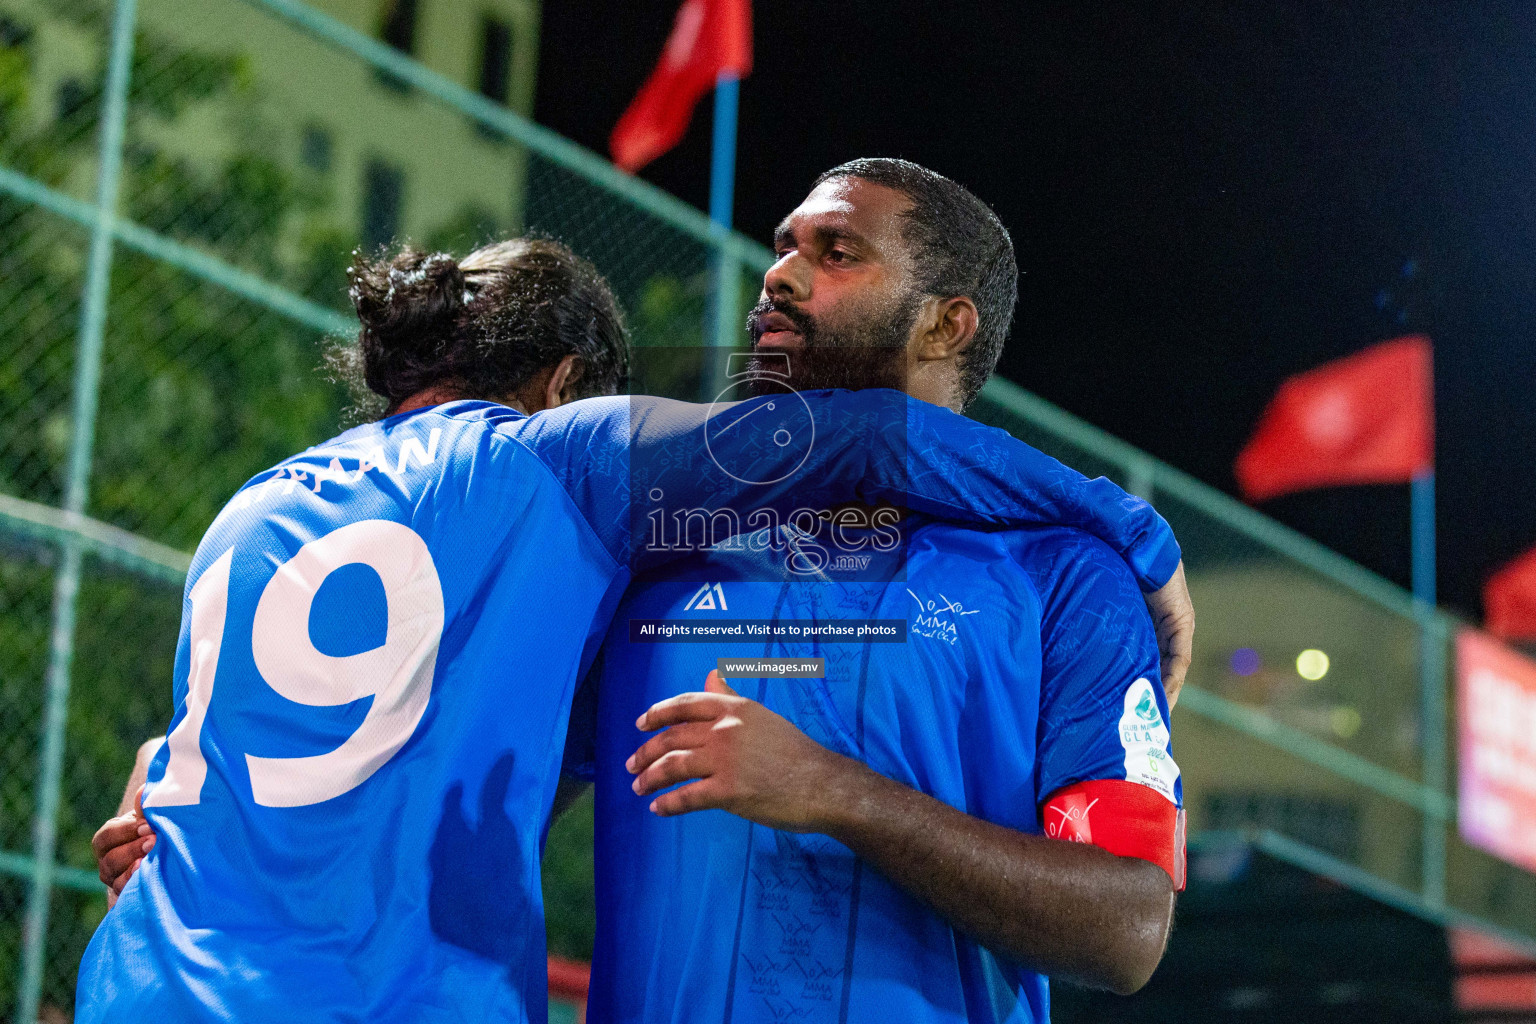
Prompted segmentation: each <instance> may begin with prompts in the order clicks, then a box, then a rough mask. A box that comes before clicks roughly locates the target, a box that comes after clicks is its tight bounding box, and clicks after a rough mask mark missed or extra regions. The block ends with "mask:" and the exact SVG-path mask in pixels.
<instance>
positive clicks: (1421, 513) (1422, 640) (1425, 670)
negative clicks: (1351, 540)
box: [1409, 468, 1447, 906]
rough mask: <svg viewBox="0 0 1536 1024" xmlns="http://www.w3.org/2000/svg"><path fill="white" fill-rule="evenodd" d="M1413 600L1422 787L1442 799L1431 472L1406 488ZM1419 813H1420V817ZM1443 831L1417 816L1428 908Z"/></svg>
mask: <svg viewBox="0 0 1536 1024" xmlns="http://www.w3.org/2000/svg"><path fill="white" fill-rule="evenodd" d="M1409 500H1410V503H1411V511H1412V514H1411V519H1412V530H1413V598H1414V605H1415V608H1416V611H1417V612H1418V619H1419V623H1418V625H1419V719H1420V722H1421V723H1422V729H1421V736H1422V738H1423V744H1422V751H1423V755H1422V756H1423V760H1422V764H1423V769H1422V770H1423V775H1422V778H1423V780H1424V786H1425V787H1426V788H1427V789H1429V790H1431V791H1433V792H1434V793H1437V794H1442V795H1443V794H1445V785H1446V778H1445V772H1446V741H1447V737H1446V720H1445V637H1444V636H1443V635H1442V630H1441V625H1440V620H1439V616H1438V615H1437V613H1436V607H1435V598H1436V595H1435V471H1434V470H1433V469H1432V468H1431V469H1425V470H1421V471H1419V472H1418V473H1416V474H1415V475H1414V477H1413V483H1412V484H1411V496H1410V499H1409ZM1421 813H1422V812H1421ZM1445 829H1446V822H1445V821H1444V820H1442V819H1441V818H1440V817H1439V816H1437V815H1434V814H1430V813H1424V814H1423V851H1422V858H1423V864H1422V874H1421V881H1422V883H1423V893H1424V898H1425V900H1426V901H1427V902H1428V903H1429V904H1430V905H1431V906H1440V905H1443V904H1444V902H1445V852H1446V851H1445Z"/></svg>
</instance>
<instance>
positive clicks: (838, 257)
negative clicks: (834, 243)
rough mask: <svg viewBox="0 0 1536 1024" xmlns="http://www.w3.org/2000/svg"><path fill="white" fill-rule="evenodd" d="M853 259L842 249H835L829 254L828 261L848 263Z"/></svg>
mask: <svg viewBox="0 0 1536 1024" xmlns="http://www.w3.org/2000/svg"><path fill="white" fill-rule="evenodd" d="M852 258H853V257H851V256H849V255H848V254H847V253H846V252H843V250H841V249H833V250H831V251H830V252H828V253H827V259H828V260H829V261H830V262H832V263H846V262H848V261H849V260H850V259H852Z"/></svg>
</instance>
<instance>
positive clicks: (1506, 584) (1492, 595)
mask: <svg viewBox="0 0 1536 1024" xmlns="http://www.w3.org/2000/svg"><path fill="white" fill-rule="evenodd" d="M1483 617H1484V620H1485V622H1486V624H1487V626H1488V632H1490V633H1492V634H1494V635H1495V636H1501V637H1503V638H1504V639H1506V640H1536V548H1532V549H1531V550H1529V551H1527V552H1526V553H1525V554H1523V555H1521V556H1520V557H1519V558H1516V559H1515V560H1514V561H1513V562H1510V563H1509V564H1508V565H1506V566H1505V567H1504V568H1502V569H1500V570H1499V571H1498V572H1496V573H1494V574H1493V575H1492V576H1490V577H1489V578H1488V583H1487V585H1485V586H1484V587H1483Z"/></svg>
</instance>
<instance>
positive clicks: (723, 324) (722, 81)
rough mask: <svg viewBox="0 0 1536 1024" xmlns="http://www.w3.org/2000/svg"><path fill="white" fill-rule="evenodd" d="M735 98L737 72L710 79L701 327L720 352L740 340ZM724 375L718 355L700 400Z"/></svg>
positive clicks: (721, 385) (715, 389) (716, 389)
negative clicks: (709, 249)
mask: <svg viewBox="0 0 1536 1024" xmlns="http://www.w3.org/2000/svg"><path fill="white" fill-rule="evenodd" d="M740 96H741V81H740V79H739V78H738V77H737V75H736V72H734V71H722V72H720V74H719V75H718V76H717V77H716V78H715V130H714V145H713V149H712V152H711V154H710V161H709V220H710V224H711V226H712V227H713V229H714V235H715V239H716V245H715V248H714V252H713V253H711V254H710V295H709V301H708V307H707V315H706V316H705V318H704V325H705V332H706V337H705V344H706V345H710V346H713V347H715V348H717V349H721V350H729V349H731V348H734V347H735V346H736V344H737V342H738V341H739V340H740V337H741V323H740V320H741V310H740V309H739V308H738V307H739V305H740V303H739V293H740V283H739V280H738V279H739V277H740V276H741V269H740V266H739V264H738V263H737V260H736V255H735V253H734V252H733V251H732V249H731V248H730V246H729V239H730V234H731V214H732V209H733V207H734V205H735V192H736V112H737V106H738V103H739V100H740ZM726 373H727V368H726V356H725V352H724V351H722V352H720V353H718V354H717V357H716V359H715V360H712V361H711V364H710V365H709V366H707V367H706V369H705V373H704V385H705V390H706V392H707V394H705V396H704V400H705V401H709V400H711V399H713V398H714V397H715V395H717V394H718V393H719V392H720V391H721V390H723V389H724V387H725V386H726V383H727V377H726Z"/></svg>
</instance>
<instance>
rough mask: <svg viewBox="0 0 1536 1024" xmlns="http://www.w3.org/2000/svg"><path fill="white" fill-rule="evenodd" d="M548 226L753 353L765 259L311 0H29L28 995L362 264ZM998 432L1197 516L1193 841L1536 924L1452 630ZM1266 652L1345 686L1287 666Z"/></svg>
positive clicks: (7, 402)
mask: <svg viewBox="0 0 1536 1024" xmlns="http://www.w3.org/2000/svg"><path fill="white" fill-rule="evenodd" d="M526 230H534V231H540V232H544V233H548V234H551V235H554V236H555V237H558V238H560V239H562V240H563V241H565V242H567V243H568V244H570V245H571V246H572V247H573V248H575V249H576V250H577V251H578V252H581V253H582V254H583V255H585V256H587V257H588V258H590V259H591V260H593V262H595V263H596V264H597V265H598V267H599V268H600V269H601V270H602V271H603V272H604V273H605V274H606V275H607V276H608V277H609V279H610V280H611V281H612V283H613V284H614V286H615V289H616V290H617V292H618V293H619V295H620V297H621V299H622V301H623V302H624V304H625V306H626V308H627V310H628V311H629V317H630V323H631V327H632V328H633V332H634V336H635V340H636V343H637V344H639V345H642V346H644V345H667V346H679V345H703V344H707V343H718V342H720V341H722V340H723V339H725V338H726V337H727V335H728V329H729V328H728V325H731V324H735V323H739V320H740V310H741V308H742V302H743V301H744V297H745V296H748V295H750V294H752V293H754V292H755V290H756V282H757V279H758V276H759V275H760V274H761V271H762V269H763V268H764V267H765V266H766V265H767V261H768V253H767V252H766V250H764V249H762V248H761V247H759V246H756V245H754V244H753V243H750V242H748V241H747V240H745V239H742V238H740V237H739V236H735V235H729V234H723V233H720V232H717V231H715V230H713V229H712V228H711V226H710V225H709V223H708V222H707V220H706V219H705V218H704V217H703V216H702V215H701V214H699V213H698V212H697V211H695V210H693V209H692V208H690V207H687V206H685V205H684V204H682V203H679V202H678V201H677V200H675V199H673V198H671V197H669V196H666V195H664V194H662V193H660V192H658V191H656V190H655V189H652V188H650V187H649V186H646V185H645V184H644V183H642V182H639V181H637V180H635V179H633V178H629V177H627V176H624V175H622V174H620V173H618V172H617V171H615V170H614V169H613V168H612V167H611V166H610V165H608V164H607V163H606V162H604V161H603V160H601V159H600V158H598V157H596V156H594V155H592V154H590V153H588V152H586V151H584V150H581V149H580V148H579V147H577V146H575V145H574V144H572V143H570V142H569V141H567V140H565V139H563V138H561V137H559V136H557V135H554V134H553V133H551V132H548V131H547V130H544V129H541V128H539V127H537V126H535V125H533V124H531V123H529V122H528V121H526V120H525V119H523V118H521V117H519V116H517V115H516V114H513V113H511V112H510V111H508V110H507V109H506V108H504V107H502V106H500V105H498V104H495V103H493V102H491V101H490V100H487V99H485V98H484V97H482V96H480V95H478V94H477V93H475V92H472V91H470V90H468V89H466V88H464V87H462V86H460V85H458V84H456V83H455V82H453V81H451V80H450V79H448V78H446V77H444V76H442V75H439V74H436V73H434V72H432V71H428V70H426V69H425V68H423V67H422V66H420V65H417V64H415V63H413V62H411V61H410V60H408V59H406V58H405V57H403V56H402V55H400V54H399V53H397V52H395V51H394V50H391V49H389V48H388V47H385V46H383V45H382V44H380V43H378V42H376V41H375V40H373V39H372V38H370V37H368V36H367V35H364V34H362V33H360V32H358V31H356V30H354V29H351V28H348V27H347V26H346V25H344V24H342V23H340V22H338V21H336V20H334V19H332V18H330V17H328V16H326V15H324V14H321V13H319V12H317V11H315V10H313V9H311V8H308V7H305V6H303V5H302V4H300V3H298V2H297V0H0V1012H4V1010H3V1008H7V1007H13V1006H14V1007H16V1011H15V1016H14V1017H13V1018H12V1019H14V1020H29V1021H30V1020H31V1019H35V1018H36V1017H37V1016H38V1014H39V1012H41V1013H42V1015H43V1018H44V1019H55V1018H59V1019H62V1018H67V1016H68V1015H69V1013H70V1010H71V1008H72V1005H73V987H74V978H75V972H76V967H77V965H78V962H79V958H80V954H81V952H82V951H83V949H84V946H85V943H86V942H87V941H88V939H89V937H90V934H91V931H92V929H93V928H94V927H95V925H96V923H97V922H98V921H99V920H100V918H101V915H102V914H103V913H104V912H105V901H104V899H103V896H102V891H101V888H100V885H99V883H97V882H96V880H95V871H94V868H93V861H92V857H91V853H90V848H89V842H88V840H89V838H90V835H91V833H92V832H93V831H94V829H95V828H96V826H97V825H99V824H100V822H101V821H103V820H104V819H105V818H106V817H108V816H109V815H110V814H112V813H113V811H114V810H115V807H116V804H117V801H118V799H119V797H120V794H121V790H122V786H123V782H124V780H125V778H126V776H127V772H128V769H129V766H130V765H131V763H132V759H133V752H134V750H135V748H136V746H137V745H138V744H139V743H140V742H141V741H142V740H143V739H144V738H146V737H148V736H151V735H154V734H156V733H158V732H161V731H163V730H164V728H165V727H166V725H167V723H168V722H169V720H170V716H171V710H172V709H171V705H170V685H169V682H170V677H171V661H172V656H173V651H174V645H175V637H176V631H177V626H178V622H179V619H180V615H181V601H180V589H181V580H182V574H183V572H184V571H185V568H186V564H187V556H186V555H185V554H184V553H185V552H187V551H190V550H191V549H192V547H193V546H194V545H195V543H196V542H197V540H198V539H199V537H200V536H201V534H202V531H203V530H204V529H205V527H206V526H207V524H208V523H209V521H210V520H211V519H212V517H213V515H214V513H215V512H216V511H217V509H218V508H219V507H220V505H221V504H222V503H223V501H224V500H225V499H226V498H227V497H228V496H229V495H230V494H231V493H232V492H233V491H234V490H235V489H236V488H237V487H238V486H239V485H240V484H241V483H242V482H243V481H244V480H245V479H246V478H247V477H248V476H249V475H251V474H252V473H253V472H255V471H257V470H259V469H261V468H263V467H265V466H268V465H270V464H272V463H273V462H275V461H277V460H279V459H281V458H284V457H286V456H287V455H289V454H291V453H292V452H294V451H297V450H300V449H302V448H305V447H307V446H309V445H311V444H313V443H315V442H317V441H319V440H322V439H324V438H326V437H328V436H330V435H331V434H333V433H334V432H335V430H336V428H337V427H338V425H339V423H340V420H341V417H342V414H343V403H344V397H343V396H342V395H341V393H340V392H339V390H338V389H337V388H336V387H335V386H334V385H332V384H330V383H328V382H327V381H326V380H325V379H324V377H323V376H322V375H321V374H319V373H318V372H317V367H318V364H319V361H320V357H321V354H322V350H323V346H324V343H325V338H326V337H327V335H328V334H345V333H346V332H347V331H348V329H349V322H348V318H347V316H346V315H345V312H346V306H345V299H344V295H343V292H342V281H343V277H342V273H343V269H344V266H345V263H346V260H347V258H348V254H349V253H350V252H351V250H352V249H353V248H354V247H356V246H358V245H369V244H373V243H376V242H378V241H380V240H382V239H384V238H387V237H391V236H395V235H400V236H408V237H411V238H413V239H416V240H418V241H419V242H421V243H423V244H426V245H432V246H450V247H458V248H463V247H465V246H467V245H469V244H471V243H474V242H477V241H482V240H485V239H488V238H490V237H494V236H500V235H506V234H511V233H518V232H522V231H526ZM717 311H718V315H717ZM705 383H707V382H701V381H692V382H689V386H690V387H691V388H692V389H694V390H695V393H697V388H699V387H701V386H703V385H704V384H705ZM977 415H978V416H979V417H981V418H983V419H986V420H988V421H990V422H994V423H997V424H999V425H1002V426H1005V427H1007V428H1008V429H1010V430H1013V431H1014V432H1016V433H1018V434H1019V435H1020V436H1022V437H1024V438H1025V439H1026V440H1029V441H1031V442H1032V443H1035V444H1037V445H1038V446H1040V447H1042V448H1044V449H1046V450H1048V451H1051V452H1053V453H1055V454H1059V455H1061V456H1062V457H1063V458H1065V459H1067V460H1068V461H1069V462H1071V463H1073V464H1074V465H1077V466H1078V467H1079V468H1081V469H1084V470H1085V471H1088V472H1090V473H1094V472H1105V473H1108V474H1110V475H1112V476H1115V477H1117V478H1118V479H1120V480H1121V481H1122V482H1124V483H1126V484H1127V485H1128V486H1130V487H1131V488H1132V489H1135V490H1138V491H1139V492H1140V493H1143V494H1145V495H1147V496H1151V497H1154V498H1155V500H1156V502H1157V504H1158V506H1159V508H1160V509H1161V510H1162V511H1163V512H1164V514H1165V515H1167V516H1168V518H1169V519H1170V520H1171V521H1172V522H1173V523H1174V525H1175V527H1176V529H1178V531H1179V534H1180V537H1181V540H1182V541H1183V543H1184V545H1185V549H1186V553H1187V561H1188V565H1189V571H1190V578H1191V586H1192V588H1193V590H1194V592H1195V596H1196V599H1197V603H1198V604H1199V605H1200V608H1201V612H1202V621H1201V642H1200V648H1199V657H1198V659H1197V665H1196V667H1195V670H1194V672H1193V674H1192V676H1191V685H1190V687H1189V688H1188V689H1186V691H1185V693H1186V696H1185V697H1184V700H1183V703H1182V704H1181V705H1180V709H1179V711H1178V713H1177V716H1176V718H1177V721H1176V727H1175V734H1176V737H1177V740H1176V742H1177V743H1178V749H1179V760H1180V762H1181V764H1182V765H1183V766H1184V770H1185V779H1186V787H1187V789H1186V792H1187V795H1188V802H1189V804H1190V809H1191V816H1192V827H1194V828H1195V829H1197V830H1199V829H1204V830H1206V831H1207V832H1211V831H1221V832H1231V833H1234V834H1241V835H1243V836H1244V837H1246V838H1247V840H1248V841H1252V842H1257V843H1259V844H1260V845H1263V846H1264V847H1265V848H1266V849H1268V850H1270V851H1271V852H1274V853H1277V854H1279V855H1281V856H1284V857H1287V858H1289V859H1291V860H1295V861H1298V862H1301V863H1304V864H1305V865H1306V866H1308V867H1311V868H1313V869H1315V870H1320V871H1323V872H1324V873H1328V874H1332V875H1334V876H1335V877H1337V878H1339V879H1340V880H1342V881H1345V882H1348V883H1349V884H1353V885H1356V886H1358V887H1360V888H1363V889H1366V890H1367V891H1370V892H1372V893H1374V894H1375V895H1378V896H1380V897H1382V898H1384V899H1388V900H1390V901H1393V902H1396V903H1398V904H1400V905H1403V906H1406V907H1409V908H1410V909H1413V910H1415V911H1417V912H1420V913H1424V914H1427V915H1429V916H1433V917H1437V918H1439V919H1443V920H1463V919H1465V920H1471V919H1472V916H1474V915H1475V916H1476V917H1477V918H1480V919H1481V920H1482V923H1483V924H1485V925H1489V926H1494V927H1497V928H1501V929H1502V930H1503V931H1504V933H1505V934H1506V935H1508V936H1510V937H1512V938H1515V939H1516V940H1519V939H1520V938H1521V937H1522V936H1525V937H1529V938H1531V939H1532V940H1533V941H1536V885H1533V879H1532V877H1531V876H1530V875H1527V874H1524V873H1522V872H1518V871H1516V870H1514V869H1512V868H1508V867H1506V866H1503V865H1501V864H1498V863H1497V862H1494V861H1492V860H1491V859H1490V858H1487V857H1484V856H1483V855H1481V854H1477V853H1474V852H1473V851H1470V850H1469V849H1467V848H1466V847H1464V846H1463V845H1462V844H1461V843H1460V842H1459V840H1458V839H1457V838H1456V836H1455V832H1454V828H1453V827H1452V824H1451V822H1452V817H1453V814H1454V809H1453V805H1452V801H1451V800H1450V798H1449V796H1448V795H1447V785H1448V772H1447V767H1446V751H1445V737H1446V735H1447V726H1448V720H1447V712H1446V710H1445V707H1444V703H1445V702H1444V696H1445V668H1444V660H1445V650H1446V637H1447V636H1448V625H1449V624H1448V622H1447V620H1445V619H1444V618H1442V617H1440V616H1439V615H1438V614H1437V613H1434V612H1431V611H1428V610H1425V609H1416V608H1414V606H1413V605H1412V603H1411V602H1410V601H1409V600H1408V599H1407V597H1406V596H1405V595H1403V594H1402V593H1401V592H1400V591H1398V590H1396V589H1395V588H1392V587H1390V586H1389V585H1387V584H1385V583H1384V582H1382V581H1380V580H1379V579H1377V578H1375V577H1373V576H1371V575H1370V574H1368V573H1366V572H1365V571H1363V570H1361V569H1359V568H1358V567H1355V566H1353V565H1350V564H1349V563H1347V562H1345V561H1344V560H1343V559H1341V558H1338V557H1337V556H1334V555H1332V554H1331V553H1329V552H1326V551H1324V550H1322V549H1320V548H1318V547H1316V546H1315V545H1312V544H1310V543H1308V542H1306V541H1304V540H1302V539H1301V538H1299V537H1296V536H1295V535H1294V534H1291V533H1289V532H1288V531H1285V530H1284V529H1282V528H1280V527H1278V526H1276V525H1275V524H1273V523H1270V522H1269V521H1267V520H1265V519H1263V517H1261V516H1258V515H1256V514H1254V513H1252V512H1251V511H1249V510H1247V509H1244V508H1242V507H1241V506H1238V505H1236V504H1235V503H1233V502H1231V501H1230V500H1229V499H1226V498H1224V497H1222V496H1221V495H1219V494H1216V493H1215V492H1213V491H1211V490H1210V489H1209V488H1205V487H1203V486H1201V485H1199V484H1197V483H1195V482H1194V481H1192V480H1190V479H1188V478H1187V477H1184V476H1183V475H1181V474H1179V473H1177V472H1176V471H1174V470H1171V469H1169V468H1168V467H1165V466H1162V465H1160V464H1158V463H1156V462H1155V461H1153V460H1151V459H1150V458H1148V457H1147V456H1145V455H1143V454H1141V453H1140V452H1137V451H1135V450H1134V449H1131V448H1129V447H1128V446H1125V445H1123V444H1121V443H1119V442H1117V441H1115V440H1114V439H1112V438H1108V437H1106V436H1103V435H1100V434H1099V433H1097V432H1095V431H1093V430H1092V429H1091V428H1089V427H1086V426H1085V425H1083V424H1081V423H1080V422H1078V421H1075V420H1073V419H1071V418H1070V417H1068V416H1066V415H1065V414H1063V413H1061V412H1060V411H1059V410H1055V409H1053V408H1052V407H1050V406H1048V405H1046V404H1045V403H1043V402H1040V401H1039V400H1038V399H1035V398H1033V397H1032V396H1030V395H1028V394H1026V393H1024V392H1021V391H1019V390H1018V389H1016V388H1012V387H1010V386H1008V385H1005V384H1002V383H994V385H992V386H991V387H990V388H989V390H988V392H987V394H986V397H985V398H984V400H983V401H982V402H981V403H979V406H978V410H977ZM1238 647H1244V648H1251V649H1253V650H1255V651H1256V652H1257V653H1258V654H1259V655H1260V656H1261V657H1262V658H1263V659H1264V660H1265V661H1267V662H1270V663H1272V664H1273V663H1283V662H1285V661H1286V660H1287V659H1288V658H1290V657H1294V652H1295V651H1296V650H1298V649H1300V648H1301V647H1322V648H1326V649H1328V650H1329V651H1330V653H1331V654H1332V656H1333V660H1334V668H1333V671H1332V672H1331V673H1330V676H1329V677H1328V678H1327V679H1325V680H1323V681H1321V682H1319V683H1309V684H1304V685H1303V684H1300V682H1299V681H1298V680H1296V679H1295V678H1294V677H1287V678H1285V679H1281V678H1280V675H1281V674H1274V673H1271V674H1270V675H1267V676H1266V675H1261V676H1260V677H1259V678H1258V679H1257V680H1255V679H1254V677H1253V675H1252V674H1248V675H1237V674H1234V673H1233V671H1232V670H1231V669H1230V668H1229V666H1228V664H1227V661H1226V659H1227V656H1228V654H1229V653H1230V652H1231V651H1232V650H1233V649H1235V648H1238ZM1282 674H1283V673H1282ZM1426 682H1427V684H1428V685H1425V683H1426ZM562 828H563V829H564V831H563V832H562V831H560V830H557V831H556V833H555V834H554V835H553V836H552V838H551V841H550V855H549V861H548V864H547V867H548V871H547V875H548V880H547V888H548V891H549V903H550V920H551V924H550V928H551V940H552V947H553V948H554V949H555V950H557V951H559V952H564V953H566V954H568V955H576V956H580V955H582V954H583V953H585V952H586V951H588V950H590V945H591V914H590V906H589V905H586V904H585V902H584V901H585V900H588V899H590V895H589V894H590V889H589V885H590V882H589V879H590V849H589V848H588V846H587V845H586V836H588V835H590V828H591V822H590V808H587V809H586V811H585V812H584V815H583V813H578V814H576V815H575V816H574V817H572V818H570V819H569V820H568V821H567V822H566V823H565V824H563V826H562ZM1448 867H1449V870H1448Z"/></svg>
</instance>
